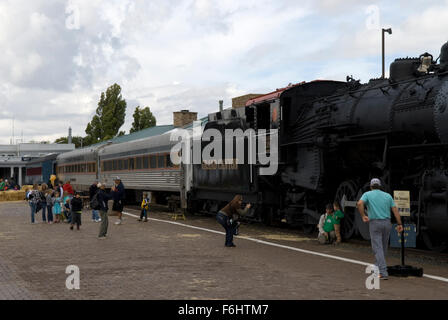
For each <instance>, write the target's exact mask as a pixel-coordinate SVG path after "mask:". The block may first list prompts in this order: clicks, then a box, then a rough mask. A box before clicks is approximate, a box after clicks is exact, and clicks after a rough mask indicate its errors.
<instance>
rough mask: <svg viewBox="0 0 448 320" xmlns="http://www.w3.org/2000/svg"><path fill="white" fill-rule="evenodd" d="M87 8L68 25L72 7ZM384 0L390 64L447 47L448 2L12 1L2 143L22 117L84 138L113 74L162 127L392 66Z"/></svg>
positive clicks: (3, 63)
mask: <svg viewBox="0 0 448 320" xmlns="http://www.w3.org/2000/svg"><path fill="white" fill-rule="evenodd" d="M68 5H70V7H71V8H76V9H77V10H78V11H77V12H79V28H74V29H68V28H67V27H66V21H67V18H68V14H67V13H66V8H67V6H68ZM369 5H376V6H378V8H379V14H380V15H379V17H380V25H381V26H382V27H383V26H384V27H385V26H387V27H389V26H390V27H392V29H393V35H391V36H389V35H388V37H387V53H388V62H391V60H392V59H393V58H394V57H396V56H401V55H413V56H415V55H418V54H420V53H423V52H424V51H429V52H431V53H433V54H434V56H435V57H437V56H438V50H439V49H440V46H441V45H442V44H443V42H444V41H446V40H448V39H446V35H445V30H447V28H448V19H446V17H447V16H448V5H447V1H443V2H440V1H433V0H430V1H427V2H425V4H424V5H422V3H421V2H419V1H416V0H411V1H404V0H399V1H394V2H386V1H373V0H372V1H370V0H363V1H354V0H346V1H335V0H320V1H304V2H298V1H295V0H282V1H268V0H261V1H260V0H248V1H238V0H221V1H218V0H207V1H205V0H154V1H145V0H111V1H103V0H70V1H63V0H33V1H25V0H15V1H14V2H6V1H2V2H0V47H1V48H2V59H1V60H0V117H1V118H0V119H1V121H0V143H9V139H10V136H11V128H10V127H11V119H12V117H13V116H14V117H15V119H16V120H15V124H16V131H17V132H20V131H21V130H22V129H23V131H24V136H25V139H34V140H46V139H53V138H56V137H59V136H63V135H66V132H67V129H68V126H72V127H73V131H74V134H76V135H83V134H84V129H85V127H86V125H87V123H88V122H89V121H90V119H91V117H92V115H93V114H94V112H95V109H96V107H97V102H98V100H99V96H100V93H101V92H102V91H105V90H106V88H107V87H108V86H110V85H112V84H113V83H118V84H120V85H121V86H122V89H123V90H122V93H123V97H124V98H125V99H126V100H127V101H128V110H127V117H126V123H125V126H124V127H123V129H126V130H129V128H130V125H131V123H132V113H133V111H134V108H135V107H136V106H137V105H140V106H150V107H151V110H152V111H153V113H154V114H155V116H156V117H157V120H158V123H159V124H168V123H171V122H172V112H173V111H177V110H180V109H190V110H194V111H198V112H199V115H200V116H205V115H206V114H207V113H209V112H213V111H216V110H217V106H218V101H219V100H221V99H224V101H225V105H226V106H230V104H231V98H232V97H234V96H237V95H240V94H245V93H249V92H255V93H262V92H267V91H270V90H273V89H276V88H279V87H282V86H284V85H287V84H288V83H297V82H300V81H302V80H313V79H316V78H327V79H337V80H344V79H345V75H347V74H353V76H354V77H355V78H361V79H362V80H363V81H367V80H368V79H369V78H370V77H376V76H378V75H379V71H380V68H381V66H380V48H381V46H380V45H381V43H380V32H379V30H367V28H366V19H367V15H366V12H365V9H366V7H367V6H369Z"/></svg>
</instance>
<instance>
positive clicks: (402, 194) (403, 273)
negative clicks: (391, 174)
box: [387, 191, 423, 277]
mask: <svg viewBox="0 0 448 320" xmlns="http://www.w3.org/2000/svg"><path fill="white" fill-rule="evenodd" d="M394 201H395V204H396V205H397V209H398V212H399V214H400V216H401V218H402V223H403V232H401V233H399V232H398V231H396V227H397V225H396V224H394V225H393V227H392V232H391V237H390V245H391V247H395V248H401V250H400V251H401V265H397V266H392V267H387V272H388V273H389V275H391V276H396V277H408V276H414V277H422V276H423V268H416V267H413V266H408V265H406V264H405V248H415V247H416V243H417V241H416V238H417V232H416V227H415V224H405V220H406V219H407V218H408V217H410V216H411V197H410V194H409V191H394Z"/></svg>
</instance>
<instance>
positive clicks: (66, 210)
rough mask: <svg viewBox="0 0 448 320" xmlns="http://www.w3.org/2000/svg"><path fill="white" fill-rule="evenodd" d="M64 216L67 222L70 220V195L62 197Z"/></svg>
mask: <svg viewBox="0 0 448 320" xmlns="http://www.w3.org/2000/svg"><path fill="white" fill-rule="evenodd" d="M63 209H64V218H65V219H67V223H71V222H72V219H71V218H72V217H71V209H70V197H69V196H65V197H64V208H63Z"/></svg>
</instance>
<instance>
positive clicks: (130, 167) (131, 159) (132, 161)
mask: <svg viewBox="0 0 448 320" xmlns="http://www.w3.org/2000/svg"><path fill="white" fill-rule="evenodd" d="M134 169H135V158H130V159H129V170H134Z"/></svg>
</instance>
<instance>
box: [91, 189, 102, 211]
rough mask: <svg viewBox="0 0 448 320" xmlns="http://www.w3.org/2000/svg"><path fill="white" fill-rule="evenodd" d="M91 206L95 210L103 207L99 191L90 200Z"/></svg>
mask: <svg viewBox="0 0 448 320" xmlns="http://www.w3.org/2000/svg"><path fill="white" fill-rule="evenodd" d="M90 208H91V209H93V210H99V209H101V205H100V202H99V201H98V192H97V193H95V195H94V196H93V198H92V200H90Z"/></svg>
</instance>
